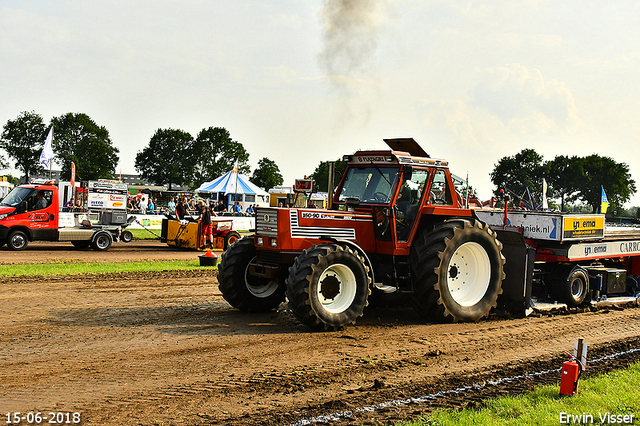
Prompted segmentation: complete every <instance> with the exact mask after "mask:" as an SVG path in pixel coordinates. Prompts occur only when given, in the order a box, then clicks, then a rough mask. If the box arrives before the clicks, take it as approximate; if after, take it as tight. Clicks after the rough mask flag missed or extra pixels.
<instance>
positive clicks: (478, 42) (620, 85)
mask: <svg viewBox="0 0 640 426" xmlns="http://www.w3.org/2000/svg"><path fill="white" fill-rule="evenodd" d="M639 18H640V2H639V1H629V0H620V1H615V2H612V1H610V0H607V1H604V0H602V1H601V0H580V1H577V0H563V1H544V0H529V1H526V2H513V1H503V0H495V1H475V0H471V1H457V0H433V1H429V0H277V1H275V0H182V1H180V2H176V1H166V0H153V1H151V0H148V1H143V0H140V1H136V0H127V1H120V0H110V1H108V2H105V1H95V0H77V1H67V0H56V1H55V2H52V1H45V0H31V1H10V0H0V125H4V124H5V123H6V122H7V121H8V120H14V119H16V118H17V117H18V115H19V114H20V112H22V111H35V112H36V113H38V114H40V115H42V117H43V119H44V121H45V122H46V123H48V122H49V120H50V119H51V118H52V117H55V116H59V115H62V114H65V113H68V112H75V113H85V114H87V115H89V116H90V117H91V118H92V119H93V120H94V121H95V122H96V123H97V124H98V125H100V126H104V127H106V128H107V130H108V131H109V134H110V136H111V140H112V142H113V145H114V146H116V147H117V148H118V149H119V150H120V163H119V164H118V166H117V170H116V172H119V171H120V170H122V173H126V174H129V173H131V174H133V173H136V170H135V168H134V161H135V156H136V154H137V152H138V151H141V150H142V149H143V148H144V147H145V146H146V145H147V144H148V143H149V140H150V138H151V137H152V136H153V134H154V133H155V131H156V130H157V129H160V128H162V129H166V128H172V129H181V130H184V131H187V132H189V133H191V135H193V136H194V137H195V136H196V135H197V134H198V132H199V131H200V130H202V129H204V128H208V127H224V128H226V129H227V130H228V131H229V132H230V134H231V138H232V139H233V140H235V141H238V142H240V143H241V144H242V145H243V146H244V147H245V149H247V151H248V152H249V154H250V158H249V162H250V165H251V168H252V170H253V169H254V168H256V167H257V164H258V161H259V160H260V159H261V158H263V157H267V158H269V159H271V160H273V161H274V162H275V163H276V164H277V165H278V167H279V169H280V171H281V173H282V175H283V177H284V180H285V185H292V184H293V181H294V179H296V178H302V177H303V176H304V175H308V174H311V173H312V172H313V171H314V170H315V168H316V166H317V165H318V164H319V163H320V162H321V161H331V160H336V159H339V158H341V157H342V156H343V155H345V154H352V153H353V152H355V151H357V150H359V149H386V145H385V144H384V142H383V140H382V139H383V138H396V137H413V138H414V139H415V140H416V141H417V142H418V143H419V144H420V145H421V146H422V147H423V148H424V149H425V150H426V151H427V152H428V153H429V154H430V155H431V156H432V157H435V158H443V159H446V160H448V161H449V164H450V168H451V170H452V172H453V173H455V174H457V175H458V176H461V177H463V178H464V177H466V176H467V175H468V177H469V183H470V184H471V185H472V186H473V187H474V188H476V190H477V191H478V195H479V198H481V199H488V198H489V197H490V196H491V191H492V189H493V186H492V184H491V181H490V178H489V174H490V173H491V171H492V170H493V168H494V166H495V164H496V163H497V162H498V160H499V159H500V158H502V157H505V156H512V155H515V154H516V153H518V152H520V151H521V150H523V149H525V148H532V149H535V150H536V151H537V152H538V153H539V154H541V155H542V156H543V157H544V159H545V160H552V159H553V158H554V157H556V156H558V155H578V156H587V155H591V154H593V153H596V154H599V155H602V156H607V157H611V158H613V159H614V160H615V161H617V162H623V163H626V164H627V165H628V166H629V169H630V173H631V175H632V178H633V179H635V180H636V182H637V184H636V186H637V187H638V188H640V143H638V140H639V138H640V120H639V119H638V117H639V115H640V93H639V92H640V25H638V19H639ZM540 186H541V187H542V183H541V185H540ZM639 205H640V194H635V195H634V196H632V198H631V200H630V202H629V203H628V205H627V207H629V206H639Z"/></svg>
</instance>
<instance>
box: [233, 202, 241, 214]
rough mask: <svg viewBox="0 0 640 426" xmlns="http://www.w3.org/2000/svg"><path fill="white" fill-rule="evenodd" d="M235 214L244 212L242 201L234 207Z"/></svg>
mask: <svg viewBox="0 0 640 426" xmlns="http://www.w3.org/2000/svg"><path fill="white" fill-rule="evenodd" d="M233 212H234V213H241V212H242V207H240V201H236V203H235V205H234V206H233Z"/></svg>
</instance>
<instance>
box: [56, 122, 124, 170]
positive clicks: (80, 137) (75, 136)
mask: <svg viewBox="0 0 640 426" xmlns="http://www.w3.org/2000/svg"><path fill="white" fill-rule="evenodd" d="M51 124H52V125H53V134H54V137H53V152H54V153H55V154H56V160H57V162H58V163H60V164H61V165H62V172H61V177H62V178H64V179H69V178H70V177H71V162H74V163H75V165H76V180H96V179H105V178H113V177H114V176H115V170H116V165H117V164H118V161H119V157H118V154H119V152H120V151H119V150H118V148H116V147H115V146H113V143H112V142H111V138H110V137H109V131H108V130H107V129H106V128H105V127H104V126H98V125H97V124H96V122H95V121H93V120H92V119H91V118H90V117H89V116H88V115H87V114H83V113H71V112H69V113H67V114H64V115H61V116H59V117H54V118H52V119H51Z"/></svg>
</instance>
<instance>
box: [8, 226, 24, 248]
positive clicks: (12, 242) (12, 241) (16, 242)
mask: <svg viewBox="0 0 640 426" xmlns="http://www.w3.org/2000/svg"><path fill="white" fill-rule="evenodd" d="M28 244H29V238H28V237H27V234H25V233H24V232H23V231H13V232H12V233H11V234H9V238H7V247H8V248H9V250H14V251H20V250H24V249H25V248H26V247H27V245H28Z"/></svg>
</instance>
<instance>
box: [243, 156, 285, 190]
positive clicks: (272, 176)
mask: <svg viewBox="0 0 640 426" xmlns="http://www.w3.org/2000/svg"><path fill="white" fill-rule="evenodd" d="M250 180H251V182H253V183H255V184H256V185H258V186H259V187H261V188H264V189H266V190H267V191H268V190H269V189H270V188H273V187H274V186H276V185H282V184H283V183H284V179H283V178H282V174H280V169H279V168H278V166H277V165H276V163H275V162H274V161H272V160H269V159H268V158H267V157H264V158H262V159H260V161H258V168H257V169H255V170H254V171H253V175H252V176H251V179H250Z"/></svg>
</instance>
